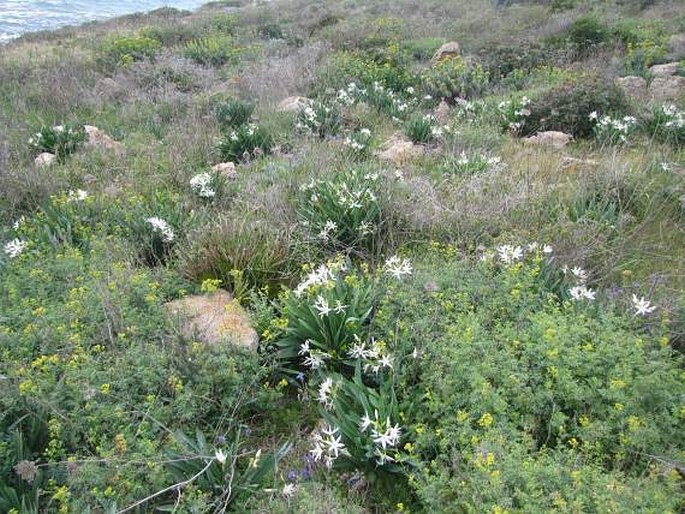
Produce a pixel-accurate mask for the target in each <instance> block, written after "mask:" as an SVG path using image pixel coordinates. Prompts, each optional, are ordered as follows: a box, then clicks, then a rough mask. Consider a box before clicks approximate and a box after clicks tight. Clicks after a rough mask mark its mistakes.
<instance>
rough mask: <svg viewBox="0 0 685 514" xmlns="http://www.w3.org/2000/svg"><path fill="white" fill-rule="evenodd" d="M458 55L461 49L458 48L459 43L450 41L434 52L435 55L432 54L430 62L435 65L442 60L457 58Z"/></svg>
mask: <svg viewBox="0 0 685 514" xmlns="http://www.w3.org/2000/svg"><path fill="white" fill-rule="evenodd" d="M460 54H461V48H460V47H459V43H457V42H456V41H450V42H449V43H445V44H444V45H442V46H441V47H440V48H438V49H437V50H436V51H435V53H434V54H433V58H432V59H431V62H432V63H436V62H439V61H442V60H443V59H450V58H452V57H457V56H458V55H460Z"/></svg>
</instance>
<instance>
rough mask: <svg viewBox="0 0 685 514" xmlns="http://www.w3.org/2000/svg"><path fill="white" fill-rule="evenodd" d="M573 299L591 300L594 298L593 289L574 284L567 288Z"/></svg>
mask: <svg viewBox="0 0 685 514" xmlns="http://www.w3.org/2000/svg"><path fill="white" fill-rule="evenodd" d="M568 292H569V294H570V295H571V298H572V299H573V300H574V301H576V302H577V301H580V300H587V301H588V302H591V301H592V300H594V299H595V291H593V290H592V289H590V288H588V287H586V286H575V287H572V288H571V289H569V290H568Z"/></svg>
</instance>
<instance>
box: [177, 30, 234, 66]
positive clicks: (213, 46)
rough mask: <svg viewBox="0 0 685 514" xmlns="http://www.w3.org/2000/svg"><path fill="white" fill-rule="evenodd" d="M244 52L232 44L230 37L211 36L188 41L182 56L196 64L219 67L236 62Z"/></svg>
mask: <svg viewBox="0 0 685 514" xmlns="http://www.w3.org/2000/svg"><path fill="white" fill-rule="evenodd" d="M244 51H245V49H244V48H241V47H238V46H236V45H235V44H234V42H233V38H232V37H231V36H226V35H222V34H212V35H209V36H207V37H204V38H201V39H194V40H192V41H188V42H187V43H186V46H185V51H184V55H185V56H186V57H187V58H188V59H192V60H193V61H195V62H196V63H198V64H203V65H206V66H215V67H219V66H223V65H225V64H229V63H234V62H236V61H237V59H238V58H239V57H240V55H241V54H242V53H243V52H244Z"/></svg>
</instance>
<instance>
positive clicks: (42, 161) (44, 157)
mask: <svg viewBox="0 0 685 514" xmlns="http://www.w3.org/2000/svg"><path fill="white" fill-rule="evenodd" d="M55 160H57V156H56V155H55V154H52V153H49V152H43V153H41V154H40V155H38V157H36V158H35V159H34V161H33V162H34V163H35V165H36V166H38V167H39V168H47V167H48V166H52V165H53V164H54V163H55Z"/></svg>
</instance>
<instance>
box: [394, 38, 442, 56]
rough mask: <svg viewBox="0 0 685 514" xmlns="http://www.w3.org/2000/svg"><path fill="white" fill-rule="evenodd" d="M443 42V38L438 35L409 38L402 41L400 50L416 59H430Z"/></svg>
mask: <svg viewBox="0 0 685 514" xmlns="http://www.w3.org/2000/svg"><path fill="white" fill-rule="evenodd" d="M443 43H444V39H442V38H439V37H424V38H421V39H410V40H408V41H404V42H403V43H402V51H403V52H404V53H406V54H407V55H409V56H411V57H412V58H413V59H415V60H416V61H419V62H424V61H428V60H430V58H431V57H433V55H434V54H435V51H436V50H437V49H438V48H440V47H441V46H442V44H443Z"/></svg>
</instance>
